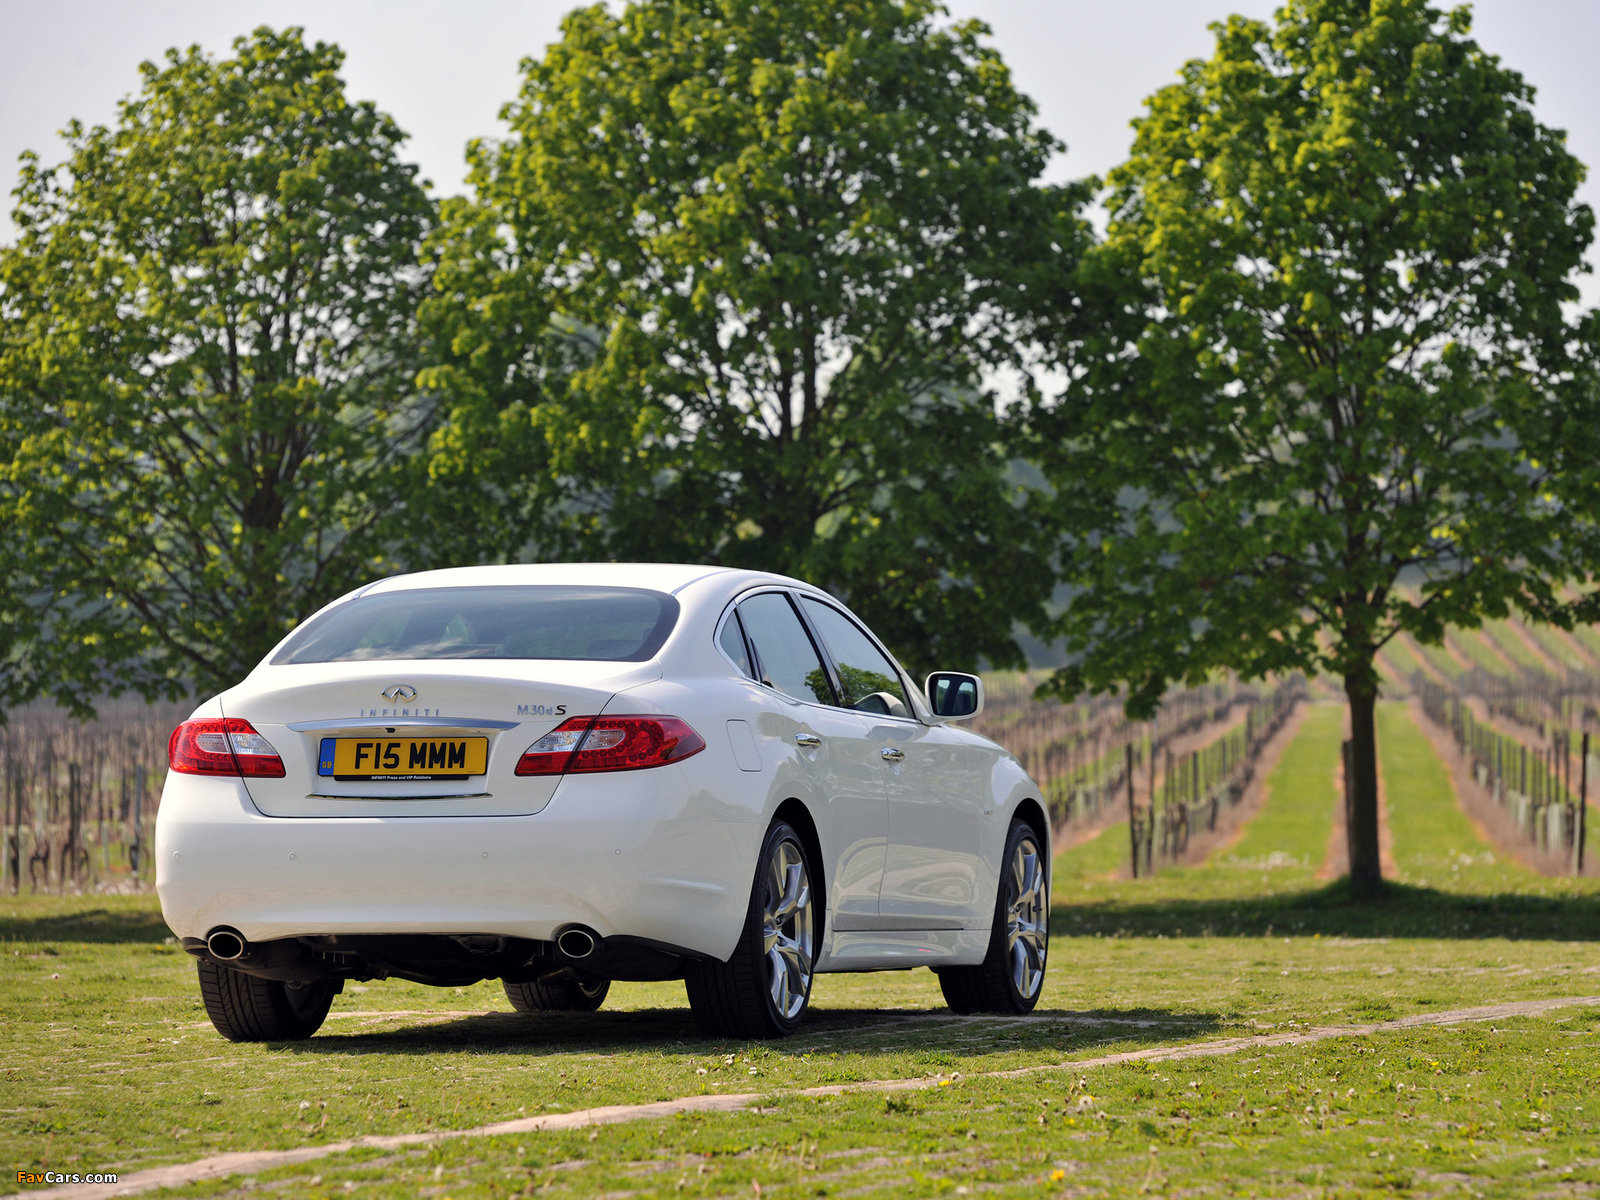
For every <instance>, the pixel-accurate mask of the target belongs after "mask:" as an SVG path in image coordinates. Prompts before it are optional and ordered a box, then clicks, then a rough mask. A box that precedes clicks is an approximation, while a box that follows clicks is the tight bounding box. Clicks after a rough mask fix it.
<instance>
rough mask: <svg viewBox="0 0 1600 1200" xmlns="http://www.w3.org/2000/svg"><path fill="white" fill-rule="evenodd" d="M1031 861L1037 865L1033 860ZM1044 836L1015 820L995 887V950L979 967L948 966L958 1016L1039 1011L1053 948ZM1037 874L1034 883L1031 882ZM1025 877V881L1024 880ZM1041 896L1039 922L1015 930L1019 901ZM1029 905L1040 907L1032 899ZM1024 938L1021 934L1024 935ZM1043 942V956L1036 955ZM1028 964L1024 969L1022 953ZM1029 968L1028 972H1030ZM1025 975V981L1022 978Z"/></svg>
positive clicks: (942, 980)
mask: <svg viewBox="0 0 1600 1200" xmlns="http://www.w3.org/2000/svg"><path fill="white" fill-rule="evenodd" d="M1030 859H1031V862H1030V861H1029V860H1030ZM1046 866H1047V864H1046V863H1045V859H1044V852H1043V850H1042V849H1041V847H1040V844H1039V835H1038V834H1036V833H1035V832H1034V831H1033V827H1032V826H1030V825H1029V824H1028V823H1027V822H1025V821H1021V820H1013V821H1012V822H1011V828H1010V830H1009V831H1008V832H1007V834H1006V848H1005V851H1004V853H1002V854H1001V856H1000V886H999V887H998V888H997V889H995V891H996V894H995V900H994V925H993V926H992V928H991V929H990V932H989V951H988V953H987V954H986V955H984V959H983V962H981V963H980V964H978V965H977V966H975V967H942V968H940V969H939V990H940V991H942V992H943V993H944V1002H945V1003H946V1004H948V1005H949V1006H950V1009H951V1011H952V1012H958V1013H975V1012H989V1013H1012V1014H1015V1015H1021V1014H1023V1013H1030V1012H1032V1011H1033V1006H1034V1005H1035V1004H1037V1003H1039V996H1040V995H1041V994H1042V993H1043V992H1044V968H1045V958H1046V956H1047V955H1048V953H1049V945H1050V894H1049V873H1048V871H1047V869H1046ZM1030 871H1031V872H1032V876H1031V880H1029V879H1028V878H1026V876H1028V874H1029V872H1030ZM1019 875H1020V876H1023V877H1024V878H1019ZM1035 889H1037V891H1038V893H1039V902H1038V904H1037V905H1036V907H1037V908H1038V919H1037V921H1033V922H1028V923H1027V924H1026V927H1023V926H1022V925H1018V926H1017V928H1015V929H1014V928H1013V919H1012V917H1013V914H1012V910H1013V908H1014V907H1016V906H1017V904H1018V901H1019V898H1020V897H1021V896H1022V895H1023V894H1024V893H1027V894H1028V896H1030V897H1032V895H1033V892H1034V890H1035ZM1024 907H1027V908H1031V907H1035V905H1034V904H1033V902H1032V900H1031V899H1030V901H1029V904H1028V905H1025V906H1024ZM1019 935H1021V936H1019ZM1035 940H1037V952H1036V953H1035V954H1030V953H1029V951H1030V950H1031V949H1033V948H1034V942H1035ZM1019 945H1020V952H1021V955H1022V957H1023V959H1024V960H1025V961H1024V962H1023V963H1022V964H1021V965H1020V966H1019V962H1018V952H1019ZM1024 968H1025V969H1024ZM1019 976H1020V979H1019Z"/></svg>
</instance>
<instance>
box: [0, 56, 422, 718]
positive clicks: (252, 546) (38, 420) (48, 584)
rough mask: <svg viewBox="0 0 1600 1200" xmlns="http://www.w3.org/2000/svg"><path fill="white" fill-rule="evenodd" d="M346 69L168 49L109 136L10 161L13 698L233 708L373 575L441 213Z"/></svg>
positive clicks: (3, 308)
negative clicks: (18, 173)
mask: <svg viewBox="0 0 1600 1200" xmlns="http://www.w3.org/2000/svg"><path fill="white" fill-rule="evenodd" d="M342 57H343V56H342V54H341V52H340V51H339V50H338V49H336V48H335V47H331V46H327V45H324V44H322V43H318V44H316V45H315V46H307V45H306V44H305V43H304V42H303V41H302V39H301V36H300V31H299V30H297V29H290V30H287V31H285V32H283V33H275V32H273V31H272V30H269V29H265V28H263V29H259V30H257V31H256V32H255V34H254V35H253V36H252V37H250V38H241V39H239V40H238V41H236V42H235V43H234V57H232V58H229V59H225V60H222V61H217V60H214V59H211V58H208V57H206V56H205V55H203V54H202V53H201V52H200V50H199V48H198V47H193V48H190V49H189V50H188V51H186V52H183V53H179V52H177V51H171V52H169V53H168V54H167V56H166V62H165V64H164V65H163V66H159V67H158V66H157V65H155V64H153V63H145V64H144V65H143V67H142V68H141V71H142V74H143V85H142V87H141V89H140V91H139V92H138V94H136V95H134V96H132V97H130V98H129V99H127V100H125V101H124V102H123V103H122V105H121V107H120V112H119V117H118V120H117V123H116V125H115V127H114V128H104V127H95V128H91V129H84V128H82V127H81V126H79V125H77V124H74V125H72V126H71V127H69V128H68V129H67V130H66V135H67V139H68V143H69V147H70V153H69V155H68V158H67V160H66V162H64V163H63V164H61V165H60V166H59V167H56V168H54V169H46V168H44V167H41V166H40V165H39V163H38V160H37V158H35V157H33V156H31V155H30V156H26V157H25V160H24V166H23V176H22V183H21V186H20V188H19V189H18V193H17V195H18V203H17V207H16V209H15V213H14V220H15V222H16V224H17V226H18V228H19V229H20V231H21V236H20V239H19V241H18V244H16V245H15V246H10V247H6V248H4V249H3V250H0V522H3V524H4V525H5V528H6V530H7V538H6V541H7V551H6V553H7V554H8V555H9V556H11V558H13V559H15V561H8V562H6V563H5V564H4V565H5V571H6V579H7V582H8V585H9V589H10V590H9V592H8V596H9V597H10V605H9V607H10V611H11V613H12V614H13V616H14V618H15V619H14V621H13V623H12V624H10V625H5V623H4V622H0V627H3V628H8V629H12V630H16V631H20V632H19V633H18V636H17V638H16V641H17V646H16V647H14V648H13V652H12V654H11V655H10V657H9V658H8V659H7V660H6V665H4V666H3V667H0V670H5V671H6V672H7V674H6V675H5V677H4V679H3V682H4V684H5V689H6V692H7V693H8V694H9V696H10V697H11V698H12V699H17V698H20V697H24V696H27V695H30V694H37V693H39V692H41V691H42V692H47V693H51V694H54V695H55V696H57V698H58V699H61V700H64V701H66V702H69V703H72V702H77V703H79V704H80V705H81V704H82V702H83V699H84V697H86V696H93V695H95V694H97V693H99V692H102V691H111V692H118V691H122V690H125V689H128V688H135V689H137V690H139V691H142V692H144V693H145V694H147V695H152V694H156V693H162V692H166V693H176V692H182V691H186V690H189V689H211V688H217V687H221V686H225V685H227V684H228V683H230V682H232V681H233V680H235V679H236V678H237V677H238V676H240V675H241V674H243V673H244V672H245V671H246V670H248V669H249V667H250V666H252V665H253V664H254V663H255V662H256V660H257V659H258V658H259V657H260V656H261V655H262V654H263V653H264V652H265V650H267V649H268V648H269V647H270V646H271V645H272V644H273V643H274V642H276V641H277V640H278V639H279V638H280V637H281V636H282V635H283V634H284V632H286V631H287V630H288V629H289V628H290V627H291V626H292V625H293V623H294V622H295V621H296V620H298V619H299V618H300V617H302V616H304V615H305V614H306V613H307V612H308V611H310V610H312V609H314V608H316V607H318V606H319V605H320V604H322V603H323V602H325V601H327V600H329V599H331V598H333V597H335V596H337V595H339V594H340V593H341V592H343V591H345V590H347V589H348V588H349V587H351V586H352V585H354V584H355V583H357V582H359V581H360V580H362V579H364V578H365V577H367V576H368V575H369V574H371V573H376V572H378V571H380V570H381V569H382V563H383V558H382V547H383V545H384V542H385V538H386V537H387V536H388V535H387V534H386V533H385V527H386V522H387V521H389V519H390V517H389V514H390V513H391V512H392V511H393V509H394V508H395V507H396V503H397V502H396V498H395V496H394V494H393V493H394V482H395V479H396V477H397V455H398V454H399V453H400V452H401V451H402V450H403V449H404V448H405V447H406V446H407V445H408V443H409V442H410V440H411V439H412V438H413V436H414V433H415V430H416V427H417V426H418V424H419V423H420V422H421V421H422V420H423V419H424V417H425V415H426V414H425V412H423V411H422V410H421V409H419V408H418V406H417V404H416V401H415V400H414V399H413V396H412V391H411V386H410V379H411V377H412V376H413V375H414V373H415V370H416V365H417V364H416V363H415V362H414V361H412V360H411V359H410V357H409V356H410V354H411V353H412V351H411V349H410V347H411V345H412V344H413V341H414V339H413V338H412V337H411V336H410V333H411V330H412V324H413V316H414V309H415V304H416V298H417V295H418V292H419V290H420V289H421V287H422V286H423V285H424V284H425V282H426V271H425V270H424V268H423V266H422V265H421V264H420V262H419V257H418V250H419V246H420V242H421V239H422V238H423V237H424V236H425V235H426V233H427V231H428V229H429V227H430V222H431V216H432V210H431V207H430V204H429V201H428V200H427V198H426V196H425V195H424V193H423V191H422V189H421V187H420V186H419V184H418V182H417V180H416V179H415V177H414V176H415V169H414V168H413V167H410V166H407V165H405V164H403V163H402V162H400V161H399V159H398V158H397V157H396V153H397V149H398V147H399V143H400V141H401V140H402V137H403V135H402V134H401V132H400V131H399V130H398V129H397V128H396V127H395V125H394V123H393V122H392V121H391V120H390V119H389V118H388V117H387V116H385V115H384V114H382V113H380V112H378V111H377V110H376V109H375V108H374V107H373V106H372V105H370V104H352V103H351V102H349V101H348V100H347V99H346V97H345V94H344V85H343V82H342V81H341V80H340V78H339V76H338V70H339V67H340V64H341V62H342Z"/></svg>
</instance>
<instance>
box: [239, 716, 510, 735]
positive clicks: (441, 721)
mask: <svg viewBox="0 0 1600 1200" xmlns="http://www.w3.org/2000/svg"><path fill="white" fill-rule="evenodd" d="M263 723H264V724H265V722H263ZM521 724H522V722H521V721H491V720H490V719H489V718H488V717H391V718H388V719H385V718H383V717H335V718H334V719H333V720H331V721H300V722H298V723H296V724H293V725H290V726H288V728H290V729H292V730H294V731H295V732H296V733H310V732H312V731H313V730H317V729H396V730H397V729H399V728H400V727H401V726H408V727H411V728H417V729H515V728H516V727H517V726H518V725H521Z"/></svg>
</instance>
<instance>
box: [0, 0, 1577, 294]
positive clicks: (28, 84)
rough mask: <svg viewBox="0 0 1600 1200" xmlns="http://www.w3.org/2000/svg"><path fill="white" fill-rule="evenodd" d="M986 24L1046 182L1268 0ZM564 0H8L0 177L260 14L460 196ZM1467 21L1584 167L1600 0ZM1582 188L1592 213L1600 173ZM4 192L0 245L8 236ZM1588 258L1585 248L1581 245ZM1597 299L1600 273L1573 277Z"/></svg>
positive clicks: (999, 17) (1027, 10) (1012, 16)
mask: <svg viewBox="0 0 1600 1200" xmlns="http://www.w3.org/2000/svg"><path fill="white" fill-rule="evenodd" d="M947 3H948V4H949V7H950V10H951V12H952V14H953V15H954V16H957V17H978V18H980V19H982V20H984V21H986V22H987V23H988V24H989V25H990V26H991V27H992V28H993V30H994V41H995V44H996V45H997V46H998V47H999V49H1000V51H1001V53H1002V54H1003V55H1004V57H1005V59H1006V61H1007V62H1008V63H1009V64H1010V65H1011V68H1012V71H1013V73H1014V75H1015V78H1016V81H1017V83H1018V85H1019V86H1020V87H1021V88H1022V90H1023V91H1025V92H1027V93H1028V94H1029V95H1031V96H1032V97H1033V98H1034V100H1035V101H1036V102H1037V103H1038V105H1039V115H1040V120H1041V122H1042V123H1043V124H1044V125H1045V127H1046V128H1048V129H1050V130H1051V131H1052V132H1054V133H1055V134H1056V136H1058V137H1059V138H1061V139H1062V140H1063V141H1065V142H1066V143H1067V147H1068V150H1067V153H1066V154H1064V155H1062V156H1061V157H1060V158H1059V159H1058V160H1057V161H1056V162H1055V163H1054V164H1053V166H1052V169H1051V176H1052V177H1053V178H1055V179H1069V178H1076V177H1079V176H1082V175H1087V174H1090V173H1100V172H1103V171H1105V170H1106V169H1107V168H1109V167H1111V166H1113V165H1114V164H1115V163H1117V162H1118V161H1120V160H1121V158H1122V157H1124V156H1125V154H1126V152H1127V149H1128V145H1129V141H1130V138H1131V134H1130V131H1129V129H1128V121H1129V120H1130V119H1131V118H1132V117H1133V116H1135V115H1136V114H1137V113H1138V111H1139V106H1140V103H1141V101H1142V100H1143V99H1144V98H1145V97H1146V96H1148V95H1149V94H1150V93H1151V92H1152V91H1154V90H1155V89H1156V88H1158V87H1160V86H1162V85H1163V84H1165V83H1167V82H1169V81H1170V80H1171V79H1172V78H1173V76H1174V73H1175V72H1176V71H1177V69H1178V67H1179V65H1180V64H1182V63H1183V62H1184V60H1185V59H1189V58H1194V57H1201V56H1205V55H1207V54H1209V52H1210V49H1211V35H1210V33H1209V32H1208V30H1207V28H1206V26H1207V25H1208V23H1210V22H1211V21H1215V20H1219V19H1221V18H1223V17H1225V16H1226V15H1227V14H1228V13H1231V12H1242V13H1246V14H1248V15H1253V16H1262V17H1265V16H1268V15H1270V13H1271V11H1272V9H1273V8H1274V7H1275V3H1274V0H1233V2H1232V3H1229V2H1225V0H947ZM573 7H574V4H573V2H572V0H522V2H521V3H508V2H505V0H455V2H454V3H451V4H444V3H440V2H437V0H382V2H379V0H315V2H312V0H44V2H41V0H0V29H4V30H5V32H6V36H5V37H4V38H3V39H0V173H3V178H4V180H5V190H6V192H7V193H9V192H10V190H11V188H12V187H14V186H15V183H16V160H17V155H18V154H20V153H21V152H22V151H23V150H28V149H32V150H37V151H38V152H39V153H40V154H41V155H42V156H43V158H44V159H45V161H46V162H53V161H56V160H58V159H60V158H61V157H62V145H61V142H60V140H59V138H58V137H57V136H56V131H57V130H59V129H60V128H61V127H62V126H63V125H65V124H66V122H67V121H68V120H70V119H71V118H74V117H76V118H78V119H79V120H81V121H83V122H84V123H85V124H97V123H106V122H109V121H111V120H112V119H113V118H114V116H115V105H116V101H117V100H118V99H119V98H121V97H122V96H124V95H126V94H128V93H129V92H130V91H133V90H134V89H135V88H136V87H137V85H138V72H137V66H138V63H139V62H140V61H141V60H143V59H156V58H159V57H160V55H161V53H162V52H163V51H164V50H165V49H166V48H167V47H169V46H175V45H181V46H187V45H189V44H191V43H195V42H198V43H199V44H200V45H201V46H203V47H204V48H205V49H206V50H208V51H210V52H212V53H214V54H223V53H225V52H226V51H227V50H228V47H229V43H230V42H231V41H232V39H233V38H235V37H237V36H239V35H240V34H242V33H247V32H248V31H249V30H251V29H252V28H254V27H255V26H257V25H260V24H269V25H274V26H280V27H281V26H285V25H301V26H304V27H305V29H306V32H307V35H308V38H309V39H310V40H318V39H321V40H323V41H333V42H337V43H338V44H339V45H340V46H342V47H343V48H344V50H345V51H346V53H347V55H348V58H347V60H346V64H345V80H346V82H347V84H348V85H349V89H350V93H351V95H352V96H354V97H355V98H357V99H371V100H375V101H376V102H377V103H378V105H379V106H380V107H382V108H384V109H386V110H387V111H388V112H390V113H392V114H393V115H394V117H395V119H396V120H397V121H398V122H399V124H400V127H401V128H402V129H404V130H406V131H407V132H408V133H409V134H410V135H411V142H410V144H409V152H410V155H411V157H412V158H413V159H414V160H415V161H416V162H418V163H419V164H420V165H421V167H422V172H423V175H424V176H425V177H426V178H428V179H430V180H432V181H433V184H434V186H435V190H436V191H437V192H438V193H440V194H450V193H453V192H459V191H461V190H462V174H463V158H462V149H463V147H464V146H465V144H466V142H467V139H469V138H472V137H481V136H485V135H488V136H494V135H495V134H497V133H498V132H499V131H500V124H499V121H498V116H497V114H498V112H499V109H500V106H501V105H502V104H504V103H505V102H506V101H507V100H508V99H510V98H511V97H513V96H514V95H515V94H516V91H517V86H518V82H519V77H518V72H517V63H518V61H519V60H520V59H522V58H523V57H525V56H527V55H537V54H539V53H540V52H541V50H542V48H543V47H544V46H545V44H546V43H548V42H550V41H552V40H553V39H554V38H555V37H556V35H557V32H558V29H557V26H558V24H559V21H560V18H561V15H562V14H563V13H564V12H566V11H568V10H569V9H571V8H573ZM1473 8H1474V13H1475V14H1476V15H1475V21H1474V26H1475V32H1476V35H1477V37H1478V39H1479V41H1480V42H1481V43H1482V44H1483V45H1484V46H1486V47H1487V48H1488V49H1489V50H1491V51H1493V52H1494V53H1496V54H1499V55H1500V56H1501V58H1502V59H1504V60H1505V62H1506V63H1507V64H1508V65H1509V66H1512V67H1514V68H1515V69H1517V70H1519V71H1521V72H1522V73H1523V75H1525V76H1526V77H1527V79H1528V80H1529V81H1530V82H1531V83H1532V84H1533V85H1534V86H1535V87H1537V88H1538V90H1539V96H1538V103H1537V110H1538V114H1539V117H1540V119H1541V120H1542V121H1544V123H1545V124H1547V125H1551V126H1553V127H1555V128H1558V129H1565V130H1566V131H1567V134H1568V141H1569V145H1570V146H1571V148H1572V150H1573V152H1574V153H1576V154H1577V155H1578V157H1579V158H1580V159H1582V160H1583V161H1584V162H1586V163H1591V164H1600V87H1597V85H1596V81H1595V76H1596V68H1595V65H1594V57H1595V48H1596V47H1597V46H1600V2H1597V0H1481V2H1480V3H1478V4H1476V5H1474V6H1473ZM1582 195H1583V199H1584V200H1585V201H1586V202H1587V203H1589V204H1590V205H1592V206H1600V183H1597V181H1596V180H1595V179H1594V178H1591V180H1590V181H1589V182H1588V183H1587V184H1586V185H1585V187H1584V189H1583V193H1582ZM11 203H12V201H11V199H10V197H9V194H8V196H7V198H6V201H5V203H4V206H3V209H4V216H0V242H3V241H10V240H11V237H12V235H13V229H12V226H11V224H10V220H9V214H10V210H11ZM1591 257H1594V256H1593V255H1591ZM1582 286H1583V290H1584V293H1585V297H1586V300H1587V302H1588V303H1590V304H1594V303H1597V302H1600V281H1597V280H1596V279H1595V277H1593V276H1591V277H1589V278H1588V279H1587V280H1586V281H1585V282H1584V283H1583V285H1582Z"/></svg>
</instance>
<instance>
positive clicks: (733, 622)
mask: <svg viewBox="0 0 1600 1200" xmlns="http://www.w3.org/2000/svg"><path fill="white" fill-rule="evenodd" d="M717 640H718V641H719V642H721V643H722V652H723V653H724V654H726V655H727V656H728V657H729V658H731V659H733V662H734V665H735V666H736V667H738V668H739V670H741V671H743V672H744V673H745V674H746V675H748V676H749V677H750V678H751V679H754V678H755V677H756V673H755V670H754V669H753V668H752V667H751V666H750V654H749V652H748V651H747V650H746V649H745V648H744V634H743V633H741V632H740V631H739V614H738V613H737V612H731V613H729V614H728V619H727V620H726V621H725V622H723V625H722V636H721V637H720V638H719V639H717Z"/></svg>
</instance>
